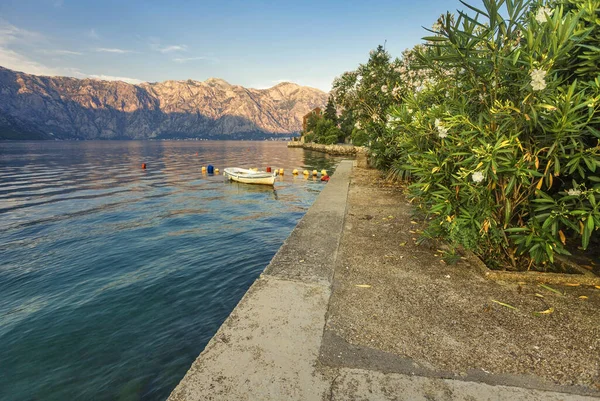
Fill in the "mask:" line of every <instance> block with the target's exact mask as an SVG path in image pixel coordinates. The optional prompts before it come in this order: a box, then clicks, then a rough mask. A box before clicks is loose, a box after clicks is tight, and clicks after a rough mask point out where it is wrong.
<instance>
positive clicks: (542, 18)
mask: <svg viewBox="0 0 600 401" xmlns="http://www.w3.org/2000/svg"><path fill="white" fill-rule="evenodd" d="M553 12H554V10H552V9H550V7H540V8H538V10H537V13H536V14H535V20H536V21H537V22H538V23H540V24H543V23H544V22H546V21H548V17H550V16H551V15H552V13H553Z"/></svg>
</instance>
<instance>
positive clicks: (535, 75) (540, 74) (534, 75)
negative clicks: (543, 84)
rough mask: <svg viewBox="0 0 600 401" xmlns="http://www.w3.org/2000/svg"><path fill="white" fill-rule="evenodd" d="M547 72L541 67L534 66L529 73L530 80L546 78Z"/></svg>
mask: <svg viewBox="0 0 600 401" xmlns="http://www.w3.org/2000/svg"><path fill="white" fill-rule="evenodd" d="M546 74H547V72H546V71H544V70H542V69H541V68H534V69H533V71H531V73H530V74H529V75H530V76H531V80H532V81H543V80H544V79H545V78H546Z"/></svg>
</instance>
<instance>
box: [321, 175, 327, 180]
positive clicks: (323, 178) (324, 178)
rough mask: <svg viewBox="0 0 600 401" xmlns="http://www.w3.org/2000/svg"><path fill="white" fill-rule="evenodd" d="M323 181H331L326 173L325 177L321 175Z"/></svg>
mask: <svg viewBox="0 0 600 401" xmlns="http://www.w3.org/2000/svg"><path fill="white" fill-rule="evenodd" d="M321 181H329V176H328V175H324V176H323V177H321Z"/></svg>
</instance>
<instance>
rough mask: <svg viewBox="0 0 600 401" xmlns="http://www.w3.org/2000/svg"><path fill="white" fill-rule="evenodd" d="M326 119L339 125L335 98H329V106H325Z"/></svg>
mask: <svg viewBox="0 0 600 401" xmlns="http://www.w3.org/2000/svg"><path fill="white" fill-rule="evenodd" d="M324 116H325V118H326V119H327V120H329V121H332V122H333V124H335V125H337V123H338V119H337V111H336V109H335V105H334V104H333V96H329V100H328V101H327V106H325V114H324Z"/></svg>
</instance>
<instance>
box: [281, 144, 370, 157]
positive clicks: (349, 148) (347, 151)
mask: <svg viewBox="0 0 600 401" xmlns="http://www.w3.org/2000/svg"><path fill="white" fill-rule="evenodd" d="M287 146H288V148H302V149H306V150H312V151H315V152H322V153H327V154H329V155H333V156H356V155H357V154H366V153H367V148H366V147H364V146H353V145H339V144H337V145H323V144H321V143H313V142H309V143H300V142H288V145H287Z"/></svg>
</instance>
